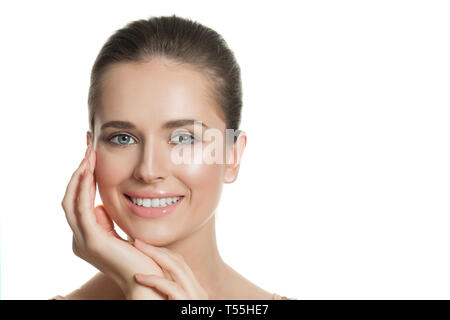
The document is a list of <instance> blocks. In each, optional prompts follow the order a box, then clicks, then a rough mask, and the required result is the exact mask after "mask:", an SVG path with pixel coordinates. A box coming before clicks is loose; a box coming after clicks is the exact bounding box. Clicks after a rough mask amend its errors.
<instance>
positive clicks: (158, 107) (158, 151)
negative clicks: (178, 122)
mask: <svg viewBox="0 0 450 320" xmlns="http://www.w3.org/2000/svg"><path fill="white" fill-rule="evenodd" d="M211 92H212V91H211V87H210V83H209V82H208V80H207V79H206V78H205V77H204V76H203V75H202V74H201V72H199V71H198V70H196V69H195V68H193V67H190V66H186V65H181V64H177V63H174V62H173V61H170V60H167V59H164V58H158V59H154V60H149V61H147V62H145V63H119V64H116V65H114V66H113V67H112V68H110V69H108V71H107V72H106V73H105V74H104V84H103V88H102V95H101V105H100V107H99V109H98V110H97V113H96V117H95V134H94V135H93V134H92V133H91V132H88V133H87V144H88V147H89V151H88V152H87V157H86V159H87V160H85V161H84V162H85V165H84V166H85V168H83V163H82V165H81V166H80V167H81V168H79V169H78V171H79V172H80V173H79V175H80V178H79V181H80V182H78V183H80V184H81V185H84V189H82V190H84V192H85V193H86V196H85V202H84V203H85V205H78V206H77V205H75V207H76V208H78V207H79V208H80V209H79V210H76V209H71V208H70V207H71V206H70V205H69V203H72V202H73V201H75V200H74V199H75V198H76V197H74V196H70V192H69V191H68V194H69V196H66V197H65V198H68V199H65V204H66V206H64V205H63V207H64V208H65V211H66V215H67V216H68V220H69V218H70V216H71V215H77V214H78V215H80V216H83V215H84V216H87V217H89V216H91V218H90V219H91V222H90V227H88V226H87V225H88V223H86V226H84V227H83V226H81V225H76V223H75V222H74V221H78V220H77V219H74V218H73V217H72V218H71V219H72V222H71V221H69V224H70V223H71V226H72V229H73V230H74V248H75V247H76V248H81V249H78V253H79V254H77V255H79V256H80V257H81V258H83V259H85V260H87V261H88V262H90V263H91V264H93V265H94V266H96V267H97V268H98V269H99V270H100V271H103V272H100V273H99V274H97V275H96V276H95V277H94V278H93V279H91V280H90V281H89V282H88V283H86V284H85V285H84V286H83V287H81V288H80V289H79V290H77V291H75V292H73V293H71V294H70V295H69V296H68V297H67V298H73V299H78V298H86V297H88V296H89V297H91V298H92V297H95V298H98V299H103V298H104V299H122V298H129V299H134V298H136V299H152V298H155V299H157V298H158V297H163V296H166V297H168V298H169V299H205V298H207V299H214V300H216V299H217V300H220V299H271V297H272V294H271V293H269V292H267V291H265V290H263V289H261V288H260V287H258V286H256V285H255V284H253V283H251V282H250V281H248V280H247V279H245V278H244V277H243V276H242V275H240V274H239V273H237V272H236V271H235V270H234V269H233V268H231V267H230V266H229V265H227V264H226V263H225V262H224V261H223V260H222V258H221V256H220V254H219V251H218V248H217V242H216V233H215V210H216V208H217V206H218V204H219V200H220V196H221V192H222V187H223V184H224V183H232V182H234V181H235V180H236V179H237V175H238V172H239V167H240V164H239V161H238V160H235V161H234V162H232V163H229V164H226V163H221V164H217V163H213V164H208V163H200V164H195V163H187V164H175V163H173V162H172V161H171V159H170V152H171V150H172V148H173V147H174V145H171V144H170V143H169V142H170V141H171V137H172V135H173V134H174V132H179V133H183V134H185V133H186V132H187V131H190V132H191V133H194V131H193V130H194V129H193V126H189V125H187V126H183V127H181V128H176V129H173V128H172V129H164V128H163V127H162V126H163V124H164V123H165V122H166V121H168V120H174V119H197V120H200V121H202V122H203V123H205V124H206V125H207V126H208V127H209V128H215V129H219V130H221V131H222V132H224V131H225V121H224V118H223V116H222V115H221V114H220V112H219V111H218V110H219V108H218V106H217V104H216V102H215V101H214V98H213V96H212V94H211ZM113 120H121V121H129V122H132V123H133V124H134V125H135V127H136V128H135V129H116V128H106V129H105V130H103V131H101V130H100V128H101V126H102V125H103V124H104V123H106V122H108V121H113ZM180 130H181V131H180ZM186 130H187V131H186ZM204 133H205V128H203V134H204ZM115 134H122V135H126V136H129V138H128V140H126V139H125V140H123V136H119V137H116V138H115V139H113V140H112V141H114V142H115V143H116V144H114V143H113V142H111V139H112V138H114V137H113V136H114V135H115ZM119 140H120V141H121V142H122V143H123V145H120V144H118V143H119V142H118V141H119ZM246 142H247V137H246V135H245V132H243V131H242V132H241V133H240V135H239V137H238V139H237V141H236V143H235V144H234V145H233V146H232V147H231V148H230V149H226V145H225V143H224V144H223V145H224V149H223V150H224V154H226V153H227V152H228V153H233V154H234V155H235V159H237V154H238V153H239V154H240V155H241V157H242V154H243V151H244V149H245V146H246ZM202 143H203V147H204V148H205V147H206V146H207V145H208V143H211V142H207V141H203V142H202ZM183 148H193V147H192V146H184V147H183ZM76 176H77V175H76V174H74V177H76ZM73 179H75V178H73ZM75 180H76V179H75ZM71 183H72V184H73V185H76V182H71ZM95 183H96V184H97V185H98V191H99V194H100V197H101V199H102V202H103V206H101V207H99V208H95V210H94V208H93V199H94V198H95ZM68 190H69V188H68ZM73 190H75V188H74V187H73ZM133 190H152V191H154V190H164V191H167V192H172V193H176V194H182V195H184V196H185V198H184V199H183V201H182V202H181V203H180V205H179V206H178V207H177V209H176V210H175V211H174V212H172V213H171V214H169V215H167V216H164V217H159V218H156V219H153V218H152V219H148V218H141V217H138V216H135V215H134V214H132V213H131V212H130V211H129V209H128V208H127V206H126V204H125V199H124V197H123V193H126V192H127V191H133ZM72 192H73V193H74V192H75V191H72ZM63 203H64V201H63ZM83 208H84V209H83ZM83 210H84V211H83ZM71 211H73V212H75V213H72V212H71ZM76 212H78V213H76ZM83 212H84V213H83ZM93 217H95V218H93ZM86 219H87V220H89V219H88V218H86ZM87 220H86V221H87ZM94 220H96V223H95V222H94ZM80 221H83V219H81V220H80ZM112 221H115V222H116V224H117V225H118V226H119V227H120V228H121V229H122V230H123V231H124V232H125V233H126V234H127V235H128V237H129V240H131V241H132V240H135V241H134V242H132V244H130V243H128V242H127V241H125V240H123V239H118V235H117V234H116V233H115V231H114V230H113V228H114V226H113V224H112ZM95 228H97V229H95ZM94 229H95V230H94ZM100 229H101V230H100ZM76 230H90V231H86V232H85V234H84V236H83V232H79V231H76ZM104 231H106V232H104ZM76 234H79V235H78V238H77V239H78V240H76V241H75V235H76ZM88 234H90V235H91V236H90V238H91V244H90V245H86V243H87V241H86V240H85V239H88V238H89V236H87V235H88ZM103 234H105V235H104V236H103V237H102V238H97V237H100V236H99V235H103ZM94 238H95V239H96V241H93V240H92V239H94ZM113 242H114V243H115V244H113ZM94 243H96V244H94ZM100 244H101V245H100ZM95 246H97V248H96V250H90V249H92V248H91V247H95ZM105 248H108V249H105ZM133 250H134V251H133ZM74 251H75V250H74ZM113 253H116V255H113ZM108 254H109V255H108ZM117 255H120V256H121V258H122V259H117V258H115V257H117ZM100 256H102V257H100ZM124 256H126V257H128V258H127V260H126V261H127V262H129V261H132V262H130V263H128V265H121V264H123V260H124V259H123V257H124ZM146 259H147V260H146ZM158 268H160V269H158ZM138 273H139V274H142V276H141V277H138V276H137V274H138ZM133 275H134V278H133V280H134V285H133V284H132V283H131V282H130V277H132V276H133ZM100 286H103V287H107V288H109V290H107V291H108V293H107V294H105V293H104V292H101V290H99V289H98V288H99V287H100ZM144 287H145V289H147V290H148V291H147V292H145V291H142V288H144ZM150 288H152V292H151V293H149V292H150V291H149V289H150ZM139 290H141V291H139ZM155 293H158V294H159V296H158V295H156V294H155Z"/></svg>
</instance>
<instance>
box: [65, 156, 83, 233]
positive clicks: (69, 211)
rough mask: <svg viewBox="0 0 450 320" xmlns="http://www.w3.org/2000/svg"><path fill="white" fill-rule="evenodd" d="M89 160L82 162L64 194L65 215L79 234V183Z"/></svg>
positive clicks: (73, 229)
mask: <svg viewBox="0 0 450 320" xmlns="http://www.w3.org/2000/svg"><path fill="white" fill-rule="evenodd" d="M86 164H87V159H86V157H85V158H84V159H83V161H81V163H80V165H79V166H78V168H77V169H76V170H75V171H74V173H73V174H72V177H71V178H70V181H69V183H68V184H67V187H66V192H65V194H64V197H63V200H62V202H61V205H62V207H63V209H64V213H65V215H66V219H67V222H68V223H69V225H70V227H71V229H72V231H73V232H78V227H77V219H76V215H75V210H74V209H75V199H76V196H77V190H78V186H79V182H80V180H81V174H82V173H83V171H84V170H85V168H86Z"/></svg>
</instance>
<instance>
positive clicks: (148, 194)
mask: <svg viewBox="0 0 450 320" xmlns="http://www.w3.org/2000/svg"><path fill="white" fill-rule="evenodd" d="M125 195H127V196H130V197H131V198H168V197H182V196H183V195H182V194H177V193H171V192H166V191H162V190H156V191H130V192H127V193H125Z"/></svg>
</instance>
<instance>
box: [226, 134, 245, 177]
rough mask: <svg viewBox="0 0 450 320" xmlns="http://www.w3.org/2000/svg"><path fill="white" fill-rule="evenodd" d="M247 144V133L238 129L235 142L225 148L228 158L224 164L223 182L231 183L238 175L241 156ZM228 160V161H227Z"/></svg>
mask: <svg viewBox="0 0 450 320" xmlns="http://www.w3.org/2000/svg"><path fill="white" fill-rule="evenodd" d="M246 145H247V135H246V134H245V132H244V131H242V130H240V132H239V136H238V137H237V140H236V142H235V143H234V144H233V145H232V146H231V147H230V149H228V150H227V153H228V154H229V158H230V160H229V161H228V160H227V163H226V164H225V166H226V167H225V178H224V182H225V183H233V182H234V181H235V180H236V179H237V176H238V173H239V168H240V166H241V158H242V155H243V154H244V150H245V146H246ZM228 162H230V163H228Z"/></svg>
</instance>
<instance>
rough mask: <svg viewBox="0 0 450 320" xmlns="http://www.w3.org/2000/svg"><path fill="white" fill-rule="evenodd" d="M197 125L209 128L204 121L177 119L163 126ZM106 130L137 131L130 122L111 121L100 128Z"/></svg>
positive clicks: (171, 127) (172, 127) (165, 127)
mask: <svg viewBox="0 0 450 320" xmlns="http://www.w3.org/2000/svg"><path fill="white" fill-rule="evenodd" d="M196 123H201V125H202V126H203V127H206V128H208V126H207V125H206V124H204V123H203V122H202V121H200V120H195V119H177V120H170V121H167V122H166V123H164V125H163V126H162V128H163V129H174V128H179V127H183V126H187V125H195V124H196ZM106 128H118V129H136V126H135V125H134V124H133V123H131V122H128V121H117V120H115V121H109V122H106V123H104V124H103V125H102V127H101V128H100V130H101V131H102V130H104V129H106Z"/></svg>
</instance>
